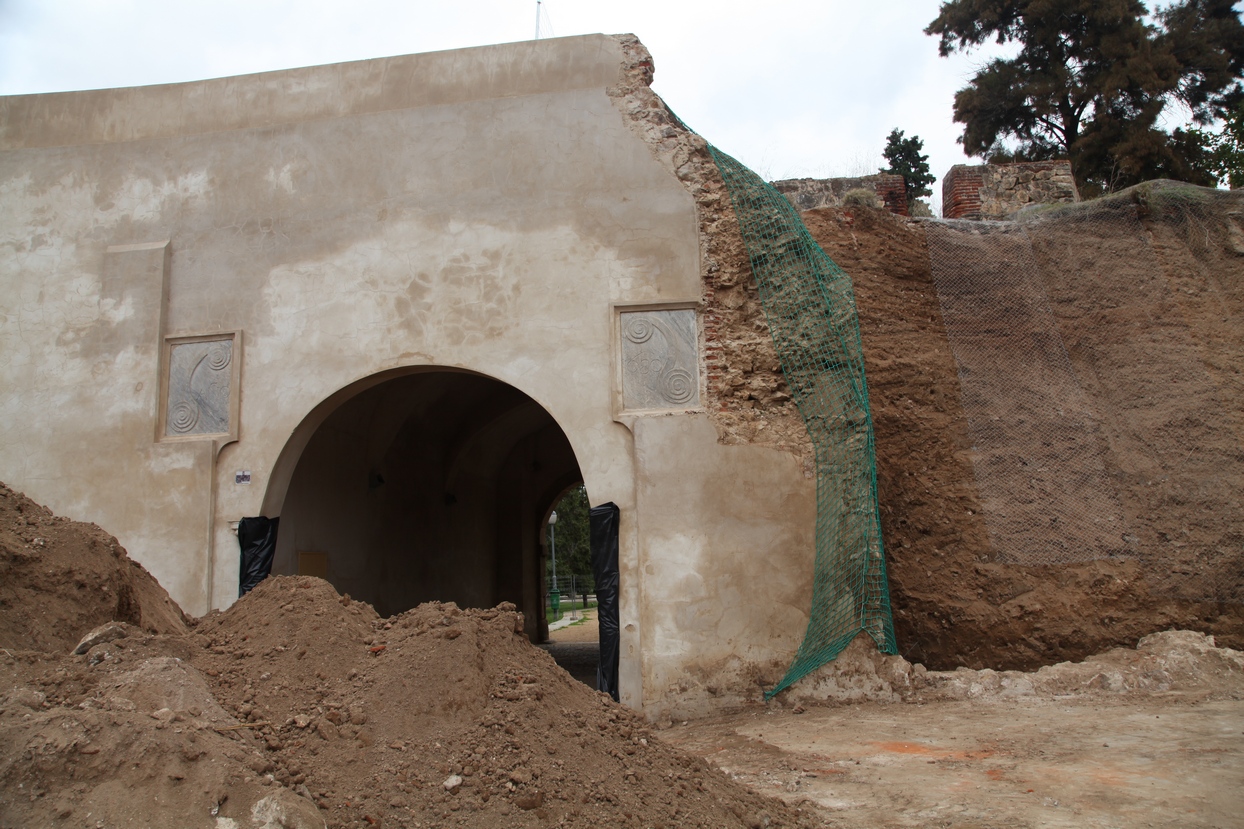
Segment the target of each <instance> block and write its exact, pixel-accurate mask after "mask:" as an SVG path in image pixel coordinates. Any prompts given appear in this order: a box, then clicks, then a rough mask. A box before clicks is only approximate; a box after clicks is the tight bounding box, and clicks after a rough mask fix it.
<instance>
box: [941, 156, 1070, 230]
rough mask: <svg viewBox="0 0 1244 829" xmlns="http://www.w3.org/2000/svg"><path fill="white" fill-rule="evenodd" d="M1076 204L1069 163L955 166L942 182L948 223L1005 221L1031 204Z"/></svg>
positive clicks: (943, 201) (945, 215) (1029, 162)
mask: <svg viewBox="0 0 1244 829" xmlns="http://www.w3.org/2000/svg"><path fill="white" fill-rule="evenodd" d="M1079 200H1080V197H1079V195H1078V194H1077V193H1076V185H1075V179H1074V178H1073V177H1072V175H1071V163H1070V162H1068V161H1026V162H1019V163H1016V164H977V165H968V164H956V165H955V166H954V167H951V168H950V172H948V173H947V174H946V176H945V178H943V179H942V216H943V217H944V218H947V219H1008V218H1011V217H1012V216H1014V215H1015V214H1016V213H1018V212H1019V211H1020V210H1022V209H1023V208H1025V207H1027V206H1028V205H1030V204H1059V203H1069V202H1076V201H1079Z"/></svg>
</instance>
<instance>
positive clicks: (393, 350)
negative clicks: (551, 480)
mask: <svg viewBox="0 0 1244 829" xmlns="http://www.w3.org/2000/svg"><path fill="white" fill-rule="evenodd" d="M621 60H622V55H621V51H620V48H619V46H618V43H617V41H616V40H614V39H613V38H609V37H605V36H599V35H596V36H585V37H576V38H564V39H560V40H552V41H540V42H532V43H520V44H510V45H502V46H490V47H483V48H478V49H468V50H460V51H455V52H445V53H437V54H427V55H414V56H406V57H397V58H387V59H381V60H374V61H364V62H359V63H352V64H342V65H337V66H325V67H313V68H307V69H296V70H289V71H285V72H274V73H267V74H262V75H253V76H247V77H241V78H227V79H221V80H213V81H204V82H199V83H190V84H179V85H170V86H161V87H149V88H139V89H122V90H104V91H97V92H80V93H78V92H75V93H63V94H55V95H38V96H22V97H15V98H7V99H0V288H2V290H0V479H2V480H4V481H6V482H7V483H8V484H10V485H12V486H14V487H16V488H18V489H21V490H24V491H25V492H27V493H28V494H29V495H30V496H31V497H33V498H35V499H36V500H39V501H42V502H44V503H46V504H48V505H49V506H50V507H52V508H53V509H54V510H56V511H57V512H59V513H62V514H66V515H71V516H73V517H76V518H82V519H87V520H92V521H95V522H97V523H99V524H101V525H102V526H104V527H105V528H106V529H108V530H109V531H110V532H113V533H115V534H116V535H117V536H118V538H119V539H120V540H121V541H122V543H123V544H124V545H125V546H126V548H127V549H128V550H129V552H130V554H131V555H132V556H133V557H134V558H136V559H137V560H139V561H141V562H142V563H143V564H144V565H145V566H146V567H147V568H148V569H150V570H151V571H152V573H154V574H155V575H156V577H157V578H159V580H160V581H161V583H162V584H164V585H165V586H166V587H167V588H168V589H169V591H170V593H172V595H173V596H174V598H175V599H176V600H177V601H178V602H180V603H181V604H182V606H183V607H185V608H186V609H187V610H188V611H189V612H191V613H195V614H201V613H203V612H205V611H207V610H208V609H209V608H211V607H224V606H227V605H228V604H229V603H230V602H231V601H232V600H233V599H234V597H235V596H236V590H237V577H238V558H237V541H236V538H235V537H234V535H233V532H232V530H231V528H230V522H232V521H236V520H237V519H238V518H240V517H242V516H244V515H257V514H261V513H262V512H264V510H265V509H269V510H271V509H272V508H273V507H274V506H276V507H278V508H279V504H280V502H281V498H282V497H283V494H284V487H285V486H286V485H287V484H288V482H289V475H290V474H292V468H291V466H290V458H291V457H293V458H294V459H295V460H296V457H297V454H298V452H297V450H298V448H299V447H300V446H301V445H302V443H300V441H304V442H305V440H306V438H307V437H308V436H309V435H308V434H307V431H308V429H310V428H311V426H313V425H314V423H312V422H311V421H308V420H307V418H308V416H309V415H310V414H311V413H313V412H314V411H317V407H320V408H321V409H323V408H324V407H322V406H321V404H323V403H324V401H326V400H328V399H330V398H332V397H333V395H334V394H336V393H338V392H339V390H341V389H344V388H346V387H348V386H350V385H351V384H352V383H357V382H358V381H362V380H365V378H369V377H371V376H373V375H376V374H377V373H378V372H384V371H388V370H393V369H402V368H407V367H413V366H445V367H456V368H463V369H468V370H471V371H474V372H479V373H481V374H485V375H488V376H490V377H493V378H497V379H499V380H501V381H503V382H505V383H508V384H510V385H512V386H514V387H516V388H517V389H519V390H521V391H522V392H524V393H525V394H527V395H529V396H530V397H532V398H533V399H534V400H536V401H537V402H538V403H540V404H541V405H542V406H543V407H544V408H545V409H546V410H547V411H548V412H549V413H550V414H551V415H552V416H553V418H554V419H555V420H556V422H557V423H558V425H560V426H561V428H562V430H563V431H564V432H565V434H566V435H567V437H568V438H569V441H570V443H571V446H572V448H573V450H574V452H575V455H576V457H577V459H578V462H579V466H580V468H581V471H582V474H583V478H584V482H585V483H586V485H587V488H588V492H589V494H590V497H591V499H592V501H593V503H602V502H605V501H614V502H615V503H617V504H618V505H619V507H620V508H621V509H622V515H623V520H622V566H623V576H622V583H623V602H622V613H623V618H622V625H623V659H624V665H623V701H624V702H628V703H629V704H632V705H635V706H640V705H642V704H644V703H645V701H647V702H649V703H650V704H651V705H652V706H653V707H654V710H656V709H658V708H659V709H660V710H662V711H666V710H674V709H677V708H678V702H677V700H676V699H673V698H668V697H669V694H670V693H672V692H671V689H673V688H676V687H677V686H678V685H679V682H680V681H681V680H680V676H681V675H682V674H686V673H687V672H688V671H690V672H691V673H692V674H694V682H693V683H692V684H695V685H696V686H697V687H699V686H705V685H708V684H712V682H713V678H712V677H713V676H714V675H718V674H720V675H721V677H722V678H723V680H722V681H723V682H724V684H725V685H724V687H723V688H722V689H721V695H726V696H728V695H730V694H731V693H735V694H741V693H747V691H746V690H745V689H742V688H741V686H739V684H738V677H740V676H742V675H743V673H745V670H746V668H747V666H748V665H753V664H759V663H761V662H763V663H766V664H767V663H772V662H774V661H775V660H777V661H781V660H783V659H785V658H787V656H788V655H789V652H792V651H793V649H794V646H795V644H797V639H798V636H799V635H800V634H801V633H802V626H803V624H804V622H803V621H802V620H801V619H800V614H805V613H806V609H805V608H804V607H803V606H801V605H800V604H799V603H800V601H801V597H803V598H804V599H805V604H806V595H807V588H806V586H805V584H804V583H805V582H806V581H807V578H806V575H807V574H808V573H810V561H811V552H810V548H811V544H810V538H811V523H810V522H811V516H812V499H813V491H812V490H813V484H812V482H811V481H810V480H808V479H807V478H805V477H804V476H803V474H802V472H801V470H800V469H799V468H798V466H797V464H796V463H795V462H794V461H792V460H791V459H790V458H789V457H788V456H787V455H785V454H782V453H779V452H774V451H771V450H765V449H758V448H738V447H733V448H727V447H721V446H718V445H717V442H716V435H715V433H714V431H713V429H712V427H711V425H709V424H708V422H707V420H706V419H705V418H704V417H703V415H697V414H694V413H688V414H679V415H675V416H670V415H660V416H655V417H651V418H649V417H643V416H641V417H638V418H635V417H623V418H618V417H617V416H616V415H617V412H618V409H619V405H618V401H617V399H616V394H617V371H618V368H617V365H618V363H617V346H616V343H615V339H616V333H615V329H616V325H615V317H614V315H615V313H616V311H615V307H614V306H615V304H619V303H657V304H660V303H679V302H681V303H698V302H699V301H700V296H701V288H700V276H699V273H700V264H699V239H698V236H697V233H698V231H697V223H696V215H695V206H694V202H693V200H692V198H691V196H690V195H689V194H688V192H687V190H686V189H685V187H684V186H683V185H682V184H681V183H680V182H679V181H678V179H677V178H676V176H675V175H674V174H673V173H672V172H671V171H670V170H668V169H667V168H666V167H665V166H663V164H662V163H661V162H660V161H659V160H658V159H657V157H656V156H655V155H654V154H653V152H652V151H651V150H650V149H649V147H648V146H647V145H646V144H645V143H644V142H643V140H641V138H639V137H637V136H636V135H635V134H633V133H632V132H631V131H630V130H629V129H628V128H627V126H626V125H625V123H624V121H623V118H622V117H621V115H620V113H619V112H618V110H617V108H616V107H615V104H614V103H613V102H612V101H611V99H610V97H609V96H608V94H607V93H606V88H607V87H608V86H609V85H610V84H612V83H614V82H615V81H616V79H617V78H618V76H619V72H620V63H621ZM218 332H237V334H236V336H237V341H235V348H236V349H237V351H236V352H235V353H236V354H238V356H239V359H240V361H241V362H240V367H241V373H240V380H239V383H240V387H239V398H238V399H237V401H236V402H237V403H238V413H237V422H236V426H235V429H236V440H233V439H232V437H226V438H218V439H213V440H184V439H179V440H167V439H164V438H163V437H162V436H161V435H160V433H159V429H160V428H161V427H160V425H159V418H160V408H161V391H160V387H161V372H162V369H161V349H162V347H163V346H162V343H163V340H164V338H167V337H178V336H197V335H208V334H214V333H218ZM702 382H703V381H702V380H701V383H702ZM314 417H315V416H313V417H312V420H314ZM648 421H651V423H649V422H648ZM300 424H301V425H300ZM308 424H310V425H308ZM641 424H642V425H641ZM291 438H292V443H291ZM283 453H284V455H283ZM282 458H284V460H282ZM243 469H245V470H250V471H251V472H252V482H251V484H250V485H239V484H235V482H234V472H235V471H236V470H243ZM694 493H699V495H697V496H695V497H693V494H694ZM675 496H677V497H675ZM680 499H681V500H680ZM723 511H725V513H728V515H729V517H730V520H729V521H722V520H721V519H722V516H723ZM749 555H750V556H753V558H751V559H749ZM641 562H643V564H642V565H641ZM641 566H642V568H643V569H641ZM641 572H642V573H643V574H644V575H643V577H642V578H640V577H639V576H640V573H641ZM688 578H690V579H692V580H693V581H694V582H695V584H696V585H697V587H696V592H695V597H696V599H695V604H694V607H695V608H696V612H695V613H693V614H691V615H687V613H681V614H672V613H671V612H670V609H669V607H668V605H669V603H671V602H674V601H676V600H677V594H678V593H679V591H683V592H685V591H684V586H685V582H686V579H688ZM745 590H750V591H751V592H752V593H753V597H752V598H751V599H744V598H743V596H742V593H743V592H744V591H745ZM757 591H760V592H765V591H768V592H770V593H771V595H767V596H762V595H756V593H757ZM714 603H716V604H717V605H718V606H719V607H720V612H716V613H713V612H709V610H707V608H709V607H710V606H712V605H713V604H714ZM756 608H763V610H756ZM648 653H651V654H653V661H652V664H651V669H650V668H649V666H648V665H647V664H646V663H645V661H644V660H645V658H646V654H648ZM726 665H728V666H730V667H729V670H728V671H727V670H725V669H724V668H722V666H726Z"/></svg>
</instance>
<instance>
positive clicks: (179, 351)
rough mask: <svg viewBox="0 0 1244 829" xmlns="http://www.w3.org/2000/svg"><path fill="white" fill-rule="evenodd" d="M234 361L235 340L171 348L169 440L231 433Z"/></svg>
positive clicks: (166, 427) (167, 410)
mask: <svg viewBox="0 0 1244 829" xmlns="http://www.w3.org/2000/svg"><path fill="white" fill-rule="evenodd" d="M233 358H234V354H233V338H231V337H225V338H222V339H212V340H197V341H192V342H174V343H172V344H171V345H170V347H169V356H168V396H167V398H166V400H165V407H166V408H165V416H164V435H165V437H188V436H192V435H220V434H228V432H229V412H230V406H229V403H230V399H229V397H230V393H231V390H232V385H233V374H234V372H233V365H232V363H233Z"/></svg>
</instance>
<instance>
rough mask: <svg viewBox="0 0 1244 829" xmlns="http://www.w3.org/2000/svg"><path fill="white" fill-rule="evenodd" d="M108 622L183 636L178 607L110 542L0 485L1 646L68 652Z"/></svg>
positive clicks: (93, 528) (182, 619)
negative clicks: (84, 636)
mask: <svg viewBox="0 0 1244 829" xmlns="http://www.w3.org/2000/svg"><path fill="white" fill-rule="evenodd" d="M110 621H121V622H129V623H130V624H133V625H135V626H137V627H139V628H141V629H143V630H146V631H149V632H152V633H184V632H185V631H186V624H185V617H184V616H183V614H182V612H181V608H179V607H178V606H177V604H176V603H175V602H174V601H173V600H172V599H171V598H169V595H168V593H166V592H165V591H164V588H163V587H161V586H160V585H159V583H158V582H157V581H156V580H155V578H154V577H152V575H151V574H150V573H148V572H147V571H146V570H144V569H143V567H142V565H140V564H138V562H136V561H132V560H131V559H130V558H129V556H127V555H126V554H125V549H124V548H122V547H121V545H120V544H118V543H117V540H116V539H115V538H113V537H112V536H110V535H108V533H106V532H104V531H103V530H101V529H100V528H99V527H97V526H95V525H94V524H82V523H79V522H77V521H70V520H68V519H65V518H60V517H57V516H55V515H53V514H52V513H51V512H50V511H49V510H48V509H47V508H46V507H42V506H40V505H39V504H36V503H35V502H34V501H31V500H30V499H29V498H27V497H26V496H25V495H22V494H21V493H20V492H14V491H13V490H11V489H9V488H8V487H7V486H5V485H4V484H0V647H4V648H9V649H10V650H40V651H61V650H68V649H70V648H72V647H73V646H74V645H76V644H77V643H78V640H79V639H80V638H81V637H82V635H83V634H85V633H86V632H87V631H89V630H91V629H92V628H94V627H96V626H98V625H101V624H103V623H105V622H110Z"/></svg>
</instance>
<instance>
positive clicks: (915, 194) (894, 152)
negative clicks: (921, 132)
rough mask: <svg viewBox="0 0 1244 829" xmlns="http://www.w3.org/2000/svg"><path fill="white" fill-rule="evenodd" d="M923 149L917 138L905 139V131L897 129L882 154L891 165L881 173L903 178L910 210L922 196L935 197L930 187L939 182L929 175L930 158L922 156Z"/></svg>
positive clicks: (889, 138) (921, 142)
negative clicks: (913, 203)
mask: <svg viewBox="0 0 1244 829" xmlns="http://www.w3.org/2000/svg"><path fill="white" fill-rule="evenodd" d="M923 149H924V142H923V141H921V140H920V139H919V138H918V137H917V136H914V135H913V136H912V137H911V138H904V137H903V131H902V130H900V129H898V128H897V127H896V128H894V129H892V130H890V135H889V136H888V137H887V138H886V142H885V149H884V150H882V152H881V154H882V155H883V156H885V160H886V161H888V162H889V164H890V166H889V167H887V168H886V169H884V170H882V171H881V172H883V173H893V174H894V175H899V176H902V177H903V184H904V185H905V186H906V188H907V205H908V207H909V208H910V207H911V204H912V202H914V201H915V200H916V199H918V198H920V197H921V196H931V195H933V191H932V190H930V189H929V185H930V184H932V183H933V182H935V181H937V178H936V177H935V176H932V175H930V174H929V157H928V156H927V155H921V154H920V151H921V150H923Z"/></svg>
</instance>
